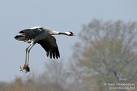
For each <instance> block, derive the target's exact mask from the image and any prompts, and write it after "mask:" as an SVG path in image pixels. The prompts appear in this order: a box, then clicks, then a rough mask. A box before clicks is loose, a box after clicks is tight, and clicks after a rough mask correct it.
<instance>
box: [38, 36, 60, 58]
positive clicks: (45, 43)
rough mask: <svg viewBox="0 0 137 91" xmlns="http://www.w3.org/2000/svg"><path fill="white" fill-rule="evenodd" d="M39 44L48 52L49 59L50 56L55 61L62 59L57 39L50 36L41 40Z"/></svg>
mask: <svg viewBox="0 0 137 91" xmlns="http://www.w3.org/2000/svg"><path fill="white" fill-rule="evenodd" d="M37 43H38V44H40V45H41V46H42V47H43V48H44V49H45V51H46V52H47V57H48V56H49V57H50V58H54V59H55V58H57V59H58V58H59V57H60V53H59V50H58V46H57V43H56V39H55V38H54V37H53V36H50V35H49V36H48V37H47V38H45V39H42V40H39V41H38V42H37Z"/></svg>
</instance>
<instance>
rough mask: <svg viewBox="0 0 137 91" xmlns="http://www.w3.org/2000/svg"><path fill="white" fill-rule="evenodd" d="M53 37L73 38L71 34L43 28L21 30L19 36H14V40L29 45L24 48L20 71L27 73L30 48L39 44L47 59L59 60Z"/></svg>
mask: <svg viewBox="0 0 137 91" xmlns="http://www.w3.org/2000/svg"><path fill="white" fill-rule="evenodd" d="M53 35H67V36H74V33H73V32H70V31H69V32H58V31H55V30H52V29H48V28H44V27H39V26H38V27H32V28H27V29H23V30H21V31H20V32H19V35H16V36H15V39H16V40H18V41H24V42H27V43H29V46H28V47H27V48H26V53H25V64H24V65H23V66H22V67H21V66H20V70H21V71H24V70H25V71H26V72H29V71H30V68H29V54H30V50H31V49H32V47H33V46H34V45H35V44H36V43H38V44H40V45H41V46H42V47H43V48H44V50H45V51H46V54H47V57H50V58H51V59H52V58H54V59H55V58H56V59H58V58H60V53H59V49H58V45H57V43H56V39H55V37H54V36H53Z"/></svg>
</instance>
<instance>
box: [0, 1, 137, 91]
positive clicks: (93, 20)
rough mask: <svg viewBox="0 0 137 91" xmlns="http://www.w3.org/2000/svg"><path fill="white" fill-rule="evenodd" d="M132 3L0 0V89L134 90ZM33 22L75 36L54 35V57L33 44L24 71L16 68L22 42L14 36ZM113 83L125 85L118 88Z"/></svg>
mask: <svg viewBox="0 0 137 91" xmlns="http://www.w3.org/2000/svg"><path fill="white" fill-rule="evenodd" d="M136 4H137V1H136V0H57V1H55V0H35V1H34V0H23V1H19V0H12V1H8V0H0V25H1V30H0V41H1V43H0V44H1V45H0V46H1V47H0V50H1V52H0V57H1V60H0V62H1V64H0V72H1V73H0V91H111V90H113V91H136V90H137V88H136V87H135V86H136V82H137V66H136V65H137V50H136V49H137V40H136V36H137V22H136V21H137V12H136V8H137V5H136ZM34 26H43V27H50V28H53V29H55V30H57V31H63V32H65V31H72V32H74V33H76V35H77V36H75V37H67V36H55V37H56V39H57V43H58V47H59V50H60V54H61V58H60V59H59V60H50V59H49V58H47V57H46V53H45V51H44V50H43V49H42V47H41V46H39V45H38V44H37V45H36V46H34V47H33V49H32V50H31V53H30V55H31V56H30V67H31V72H30V73H27V74H26V73H22V72H20V71H19V67H20V65H23V64H24V60H25V48H26V47H27V46H28V44H26V43H23V42H19V41H16V40H15V39H14V36H15V35H16V34H17V33H18V32H19V31H20V30H22V29H24V28H30V27H34ZM116 83H126V84H128V85H126V87H128V88H127V89H125V88H124V89H118V88H117V87H116ZM114 84H115V85H114ZM121 88H123V87H121Z"/></svg>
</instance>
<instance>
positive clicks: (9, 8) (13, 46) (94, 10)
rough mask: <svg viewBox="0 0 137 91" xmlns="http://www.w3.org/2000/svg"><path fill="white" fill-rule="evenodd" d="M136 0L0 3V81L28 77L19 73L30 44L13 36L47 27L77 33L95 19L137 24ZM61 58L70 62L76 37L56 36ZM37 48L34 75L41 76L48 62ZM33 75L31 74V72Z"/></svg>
mask: <svg viewBox="0 0 137 91" xmlns="http://www.w3.org/2000/svg"><path fill="white" fill-rule="evenodd" d="M136 9H137V0H0V25H1V26H0V29H1V30H0V41H1V43H0V58H1V59H0V72H1V73H0V81H7V82H9V81H12V80H14V79H15V78H16V77H17V76H20V77H23V76H26V75H28V74H25V73H22V72H20V71H19V66H20V65H23V64H24V59H25V48H26V47H27V46H28V44H26V43H23V42H19V41H16V40H15V39H14V36H15V35H16V34H17V33H18V32H19V31H20V30H22V29H24V28H30V27H34V26H44V27H45V26H48V27H51V28H53V29H55V30H57V31H63V32H64V31H73V32H75V33H76V34H78V33H79V32H80V31H81V29H82V25H83V24H88V23H89V22H90V21H91V20H92V19H94V18H96V19H101V20H104V21H106V20H119V19H120V20H123V21H137V12H136ZM56 39H57V43H58V46H59V50H60V54H61V58H60V60H59V61H62V60H63V61H64V60H69V58H70V57H71V55H72V53H73V46H74V44H75V43H76V42H77V40H78V39H79V38H78V36H76V37H66V36H57V37H56ZM45 54H46V53H45V51H44V50H43V49H42V48H41V47H40V46H39V45H36V46H34V47H33V48H32V50H31V54H30V55H31V56H30V66H31V69H32V72H35V73H38V74H39V73H40V72H42V70H43V67H44V65H45V62H46V61H48V60H49V58H47V57H46V56H45ZM29 74H31V72H30V73H29Z"/></svg>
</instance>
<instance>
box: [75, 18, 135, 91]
mask: <svg viewBox="0 0 137 91" xmlns="http://www.w3.org/2000/svg"><path fill="white" fill-rule="evenodd" d="M79 36H80V40H81V41H80V42H78V43H77V44H76V46H75V52H74V55H73V58H74V59H75V60H77V63H76V65H77V66H78V68H77V66H75V67H74V68H75V69H78V70H81V69H85V70H84V72H85V73H86V74H87V75H86V76H85V77H84V76H83V79H85V78H88V79H86V81H85V82H86V83H88V84H89V86H91V85H94V83H93V84H92V81H93V82H96V85H98V88H96V89H100V90H101V91H103V89H104V91H107V90H108V89H107V88H105V86H104V84H106V83H114V82H128V83H129V82H131V83H136V82H137V66H136V65H137V22H123V21H120V20H119V21H115V22H113V21H106V22H103V21H101V20H97V19H94V20H92V21H91V22H90V23H89V24H88V25H83V29H82V31H81V32H80V34H79ZM93 78H96V81H95V80H93ZM90 79H91V80H90Z"/></svg>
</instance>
